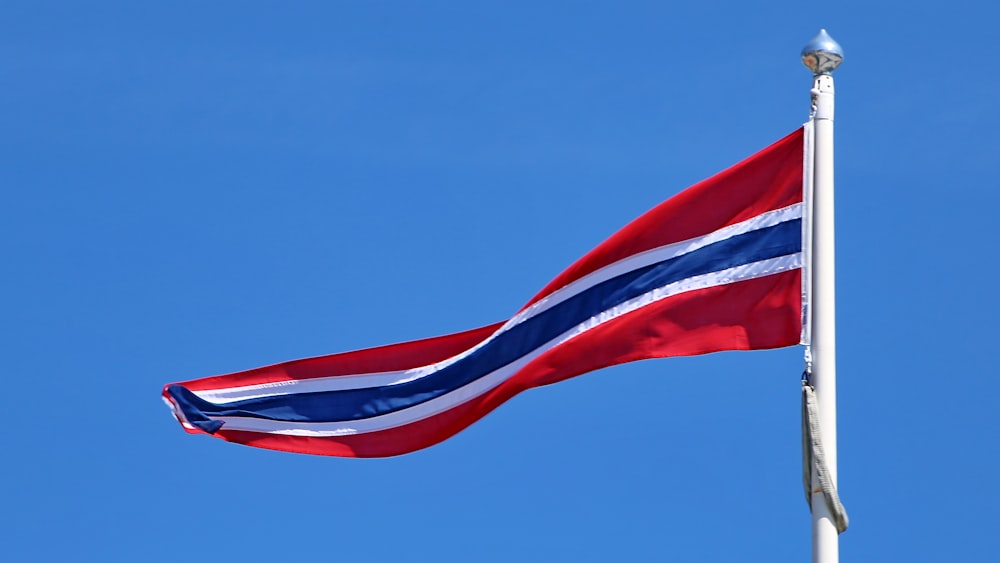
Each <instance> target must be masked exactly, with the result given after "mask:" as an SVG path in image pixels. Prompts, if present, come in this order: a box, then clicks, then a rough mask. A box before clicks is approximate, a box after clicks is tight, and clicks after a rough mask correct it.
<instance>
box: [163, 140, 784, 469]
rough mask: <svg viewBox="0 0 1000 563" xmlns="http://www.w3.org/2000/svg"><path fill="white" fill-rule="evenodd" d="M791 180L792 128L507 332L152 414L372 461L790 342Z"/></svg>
mask: <svg viewBox="0 0 1000 563" xmlns="http://www.w3.org/2000/svg"><path fill="white" fill-rule="evenodd" d="M802 172H803V130H802V129H799V130H797V131H795V132H794V133H792V134H790V135H788V136H786V137H785V138H783V139H781V140H780V141H778V142H777V143H774V144H773V145H771V146H769V147H768V148H766V149H764V150H763V151H761V152H759V153H757V154H755V155H754V156H751V157H750V158H748V159H746V160H744V161H743V162H741V163H739V164H737V165H735V166H733V167H731V168H729V169H727V170H725V171H723V172H720V173H719V174H716V175H715V176H713V177H711V178H709V179H707V180H704V181H702V182H699V183H698V184H695V185H694V186H692V187H690V188H688V189H686V190H684V191H683V192H681V193H680V194H678V195H676V196H675V197H673V198H670V199H669V200H667V201H665V202H663V203H661V204H660V205H658V206H656V207H655V208H653V209H652V210H650V211H648V212H647V213H645V214H644V215H642V216H640V217H639V218H638V219H636V220H634V221H633V222H632V223H630V224H628V225H627V226H625V227H624V228H623V229H621V230H620V231H618V232H617V233H615V234H614V235H612V236H611V237H610V238H609V239H608V240H606V241H605V242H603V243H602V244H600V245H599V246H598V247H596V248H595V249H593V250H592V251H590V252H589V253H587V254H586V255H585V256H584V257H583V258H581V259H580V260H578V261H577V262H576V263H574V264H573V265H572V266H570V267H569V268H568V269H567V270H565V271H564V272H563V273H562V274H560V275H559V276H557V277H556V278H555V279H554V280H552V282H551V283H549V284H548V285H547V286H546V287H545V288H544V289H542V290H541V291H540V292H539V293H538V294H537V295H535V297H534V298H532V299H531V300H530V301H528V302H527V303H526V304H525V305H524V307H522V308H521V309H520V310H519V311H518V312H517V313H516V314H515V315H514V316H513V317H511V318H510V319H509V320H507V321H505V322H500V323H496V324H493V325H489V326H484V327H481V328H477V329H473V330H469V331H466V332H460V333H456V334H451V335H447V336H440V337H436V338H430V339H426V340H417V341H412V342H405V343H401V344H392V345H388V346H383V347H379V348H370V349H365V350H359V351H354V352H346V353H341V354H334V355H330V356H322V357H316V358H309V359H304V360H296V361H291V362H286V363H281V364H276V365H273V366H268V367H262V368H258V369H252V370H249V371H243V372H238V373H233V374H228V375H220V376H216V377H208V378H204V379H197V380H193V381H186V382H183V383H174V384H169V385H166V386H165V387H164V389H163V397H164V400H165V401H166V402H167V404H168V405H169V406H170V408H171V410H172V412H173V414H174V416H175V417H176V418H177V420H178V421H179V422H180V423H181V425H182V426H183V427H184V428H185V429H186V430H187V431H188V432H191V433H207V434H211V435H213V436H216V437H218V438H222V439H224V440H228V441H230V442H237V443H241V444H246V445H250V446H257V447H261V448H269V449H274V450H282V451H289V452H298V453H308V454H318V455H335V456H347V457H381V456H392V455H399V454H404V453H408V452H412V451H414V450H418V449H420V448H424V447H427V446H430V445H432V444H436V443H438V442H440V441H442V440H444V439H446V438H448V437H450V436H452V435H454V434H455V433H457V432H459V431H461V430H462V429H464V428H465V427H467V426H468V425H470V424H472V423H473V422H475V421H476V420H478V419H480V418H482V417H483V416H484V415H486V414H487V413H489V412H490V411H492V410H493V409H495V408H497V407H498V406H499V405H500V404H502V403H503V402H504V401H506V400H508V399H510V398H511V397H513V396H514V395H516V394H518V393H520V392H521V391H524V390H526V389H529V388H532V387H538V386H541V385H547V384H550V383H555V382H557V381H561V380H564V379H567V378H570V377H574V376H576V375H580V374H582V373H585V372H588V371H592V370H595V369H599V368H603V367H607V366H611V365H616V364H620V363H624V362H630V361H634V360H642V359H648V358H662V357H668V356H688V355H695V354H705V353H709V352H717V351H721V350H757V349H768V348H778V347H782V346H789V345H793V344H797V343H798V342H799V338H800V330H801V326H802V321H801V308H802V298H801V287H802V281H801V277H802V276H801V274H802V264H803V258H802V256H803V253H802V249H803V244H802V241H803V236H802V232H803V229H802V218H803V197H802V193H803V190H802V185H803V182H802Z"/></svg>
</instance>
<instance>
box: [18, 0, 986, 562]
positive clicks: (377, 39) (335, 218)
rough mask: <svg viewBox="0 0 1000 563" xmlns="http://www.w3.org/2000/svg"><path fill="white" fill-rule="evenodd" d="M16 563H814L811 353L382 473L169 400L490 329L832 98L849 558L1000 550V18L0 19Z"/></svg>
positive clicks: (85, 11)
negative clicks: (822, 38)
mask: <svg viewBox="0 0 1000 563" xmlns="http://www.w3.org/2000/svg"><path fill="white" fill-rule="evenodd" d="M0 19H2V21H3V24H4V25H3V32H2V33H0V116H2V119H0V131H2V134H0V142H2V146H0V189H2V194H3V199H2V205H0V211H2V215H3V220H2V221H0V235H2V241H3V243H2V248H3V250H2V260H0V268H2V272H3V275H2V281H0V283H2V288H3V292H2V303H3V306H2V314H0V334H2V337H3V339H2V342H3V344H2V346H0V350H2V354H3V363H2V365H3V376H4V377H3V381H4V392H3V394H2V395H0V408H2V413H3V418H4V424H3V431H2V432H3V433H2V439H3V443H4V447H3V464H2V469H0V476H2V483H3V485H2V489H3V495H2V506H3V510H2V512H0V546H2V548H0V550H2V552H3V555H2V559H3V560H5V561H18V562H20V561H83V560H94V561H98V560H100V561H178V560H198V561H221V560H226V561H265V560H271V561H292V560H302V561H456V562H458V561H573V562H582V561H594V562H604V561H668V560H672V561H726V562H728V561H805V560H808V557H809V553H810V547H809V546H810V517H809V514H808V510H807V507H806V504H805V501H804V499H803V492H802V485H801V480H800V471H801V469H800V463H801V461H800V459H801V458H800V455H801V452H800V442H799V439H800V438H799V408H800V407H799V376H800V372H801V367H802V365H801V350H800V349H798V348H789V349H783V350H777V351H769V352H753V353H746V352H744V353H723V354H716V355H711V356H703V357H697V358H680V359H669V360H657V361H646V362H639V363H635V364H630V365H625V366H619V367H615V368H612V369H606V370H602V371H599V372H595V373H591V374H587V375H584V376H582V377H579V378H576V379H574V380H571V381H567V382H564V383H560V384H558V385H555V386H550V387H546V388H542V389H536V390H532V391H530V392H527V393H525V394H522V395H520V396H518V397H516V398H515V399H513V400H512V401H510V402H509V403H507V404H506V405H504V406H503V407H501V408H500V409H498V410H497V411H495V412H494V413H492V414H491V415H489V416H488V417H486V418H485V419H484V420H482V421H480V422H479V423H477V424H475V425H473V426H472V427H471V428H469V429H468V430H466V431H464V432H462V433H461V434H459V435H458V436H456V437H455V438H453V439H451V440H449V441H447V442H445V443H442V444H440V445H438V446H435V447H433V448H430V449H427V450H423V451H420V452H417V453H414V454H410V455H406V456H402V457H398V458H389V459H376V460H355V459H339V458H322V457H311V456H304V455H294V454H287V453H278V452H272V451H266V450H258V449H254V448H248V447H244V446H237V445H233V444H228V443H226V442H223V441H221V440H215V439H210V438H208V437H205V436H191V435H188V434H186V433H185V432H183V431H182V429H181V428H180V426H179V425H178V424H177V423H176V422H175V421H174V420H173V418H172V417H171V416H170V414H169V412H168V410H167V409H166V408H165V407H164V405H163V404H162V402H161V400H160V396H159V395H160V390H161V387H162V386H163V384H165V383H168V382H174V381H181V380H186V379H191V378H196V377H202V376H208V375H214V374H218V373H225V372H231V371H238V370H242V369H247V368H251V367H256V366H260V365H265V364H271V363H275V362H279V361H283V360H290V359H295V358H300V357H306V356H315V355H322V354H329V353H334V352H340V351H346V350H352V349H356V348H362V347H369V346H375V345H380V344H386V343H391V342H398V341H403V340H409V339H415V338H421V337H425V336H432V335H438V334H444V333H451V332H456V331H460V330H464V329H468V328H472V327H477V326H481V325H484V324H487V323H491V322H495V321H498V320H503V319H505V318H507V317H509V316H510V315H511V314H512V313H514V312H515V311H516V310H517V309H518V308H519V307H520V306H521V305H522V304H523V303H524V302H525V301H526V300H527V299H528V298H529V297H531V296H532V295H533V294H534V293H535V292H536V291H537V290H539V289H540V288H541V287H542V286H543V285H545V283H547V282H548V281H549V280H550V279H551V278H552V277H553V276H555V275H556V274H557V273H559V272H560V271H561V270H562V269H563V268H564V267H565V266H567V265H568V264H570V263H571V262H572V261H573V260H575V259H576V258H578V257H579V256H581V255H582V254H583V253H584V252H586V251H587V250H589V249H590V248H592V247H593V246H594V245H595V244H597V243H599V242H600V241H602V240H603V239H604V238H605V237H607V236H608V235H610V234H611V233H612V232H614V231H615V230H616V229H617V228H619V227H620V226H622V225H624V224H625V223H627V222H628V221H630V220H631V219H633V218H634V217H636V216H638V215H639V214H641V213H642V212H644V211H645V210H647V209H648V208H650V207H652V206H653V205H655V204H656V203H658V202H660V201H662V200H664V199H666V198H668V197H670V196H671V195H673V194H675V193H677V192H678V191H680V190H681V189H683V188H685V187H687V186H688V185H690V184H692V183H694V182H696V181H698V180H701V179H703V178H705V177H707V176H710V175H712V174H714V173H716V172H718V171H720V170H722V169H723V168H725V167H727V166H729V165H730V164H733V163H735V162H737V161H739V160H741V159H742V158H744V157H746V156H748V155H750V154H752V153H753V152H755V151H757V150H759V149H761V148H763V147H764V146H766V145H768V144H770V143H771V142H773V141H775V140H777V139H778V138H780V137H782V136H784V135H785V134H787V133H789V132H790V131H792V130H793V129H795V128H796V127H798V126H799V125H800V124H801V123H802V122H803V121H805V120H806V119H807V116H808V109H809V108H808V106H809V87H810V85H811V76H810V73H809V72H808V71H807V70H806V69H805V68H804V67H803V66H802V65H801V64H800V62H799V51H800V49H801V47H802V46H803V45H804V44H805V43H806V42H807V41H808V40H809V39H810V38H811V37H812V36H813V35H814V34H815V33H816V32H817V31H818V30H819V28H820V27H825V28H827V29H828V30H829V32H830V34H831V35H832V36H833V37H834V38H836V39H837V40H838V41H839V42H840V43H841V44H842V45H843V47H844V50H845V52H846V55H847V58H846V61H845V62H844V64H843V66H842V67H841V68H840V69H839V70H838V71H837V72H836V74H835V77H836V80H837V89H838V93H837V125H836V135H837V140H836V142H837V149H836V150H837V165H836V172H837V190H838V194H837V205H838V207H837V227H838V237H839V238H838V272H837V273H838V279H837V287H838V291H839V294H838V305H839V316H838V323H839V324H838V338H839V350H838V362H839V382H840V388H839V406H840V409H839V414H840V428H839V429H840V481H841V496H842V499H843V501H844V503H845V505H846V506H847V509H848V511H849V513H850V516H851V529H849V530H848V531H847V532H846V533H845V534H844V535H843V536H841V553H842V556H843V560H844V561H866V562H867V561H873V562H874V561H907V562H919V561H928V562H939V561H988V560H994V559H995V558H996V556H997V553H998V552H1000V539H998V538H1000V536H998V535H997V528H998V525H1000V517H998V516H997V512H996V505H997V501H998V500H1000V480H998V479H997V473H998V461H1000V451H998V442H997V438H996V433H995V430H996V429H997V427H998V422H997V406H998V397H1000V384H998V381H997V375H998V368H997V362H996V359H995V357H994V351H995V349H996V346H997V343H996V341H997V336H998V332H1000V331H998V329H997V328H996V320H995V319H996V317H997V313H998V312H1000V303H998V298H997V291H996V288H995V286H996V284H997V274H998V269H997V266H996V264H995V262H996V253H997V250H996V248H997V244H996V242H997V236H996V234H995V232H994V231H993V229H992V227H990V225H991V224H995V222H996V208H997V206H998V204H1000V195H998V188H1000V185H998V181H997V172H996V168H997V162H998V159H1000V140H998V137H997V135H996V131H997V130H998V128H1000V118H998V112H997V110H996V109H995V108H996V100H997V93H998V92H1000V80H998V79H997V74H996V72H995V66H996V65H995V63H994V59H993V56H992V54H991V53H992V48H993V47H994V46H995V45H996V40H997V36H996V20H997V9H996V8H995V7H994V6H993V5H992V4H991V3H988V2H986V1H985V0H984V1H980V2H963V1H953V2H945V3H941V2H934V3H931V2H912V1H908V2H902V1H890V2H856V1H844V2H839V3H834V4H830V5H819V4H808V3H801V2H794V3H793V2H787V1H780V2H766V3H756V2H711V1H710V2H686V3H676V4H675V3H669V2H547V1H530V2H524V1H504V2H475V1H473V2H439V1H421V2H409V1H396V2H376V1H367V2H362V1H323V2H170V3H167V2H63V3H49V2H40V1H25V2H21V1H11V0H8V1H6V2H4V3H3V4H2V5H0Z"/></svg>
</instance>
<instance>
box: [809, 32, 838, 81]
mask: <svg viewBox="0 0 1000 563" xmlns="http://www.w3.org/2000/svg"><path fill="white" fill-rule="evenodd" d="M843 60H844V50H843V49H841V48H840V44H839V43H837V42H836V41H834V40H833V37H830V35H829V34H828V33H827V32H826V30H825V29H821V30H819V33H817V34H816V37H813V38H812V39H811V40H810V41H809V42H808V43H806V46H805V47H803V48H802V64H804V65H806V68H808V69H809V70H811V71H812V72H813V74H815V75H820V74H830V73H831V72H833V71H834V69H836V68H837V67H838V66H840V63H841V61H843Z"/></svg>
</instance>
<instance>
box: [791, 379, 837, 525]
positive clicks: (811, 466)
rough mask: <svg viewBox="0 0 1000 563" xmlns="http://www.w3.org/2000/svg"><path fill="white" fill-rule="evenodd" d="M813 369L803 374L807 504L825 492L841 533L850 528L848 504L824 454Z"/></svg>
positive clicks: (803, 471) (804, 484)
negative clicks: (840, 492) (835, 482)
mask: <svg viewBox="0 0 1000 563" xmlns="http://www.w3.org/2000/svg"><path fill="white" fill-rule="evenodd" d="M809 375H810V374H809V372H808V371H806V372H805V373H804V374H803V377H802V486H803V488H804V489H805V494H806V503H807V504H809V509H810V511H811V510H812V495H813V493H818V492H822V493H823V499H824V500H825V501H826V507H827V509H829V510H830V514H831V515H832V516H833V520H834V525H835V526H836V527H837V533H838V534H842V533H844V530H846V529H847V525H848V518H847V511H846V510H845V509H844V505H843V504H842V503H841V502H840V495H838V494H837V486H836V485H835V484H834V483H833V479H832V478H831V477H830V470H829V468H828V467H827V465H826V456H825V455H824V453H823V435H822V433H821V432H820V423H819V405H818V403H817V401H816V390H815V389H813V386H812V385H811V384H810V383H809ZM814 471H815V474H816V482H817V485H818V487H816V488H814V487H813V472H814Z"/></svg>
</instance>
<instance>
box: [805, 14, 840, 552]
mask: <svg viewBox="0 0 1000 563" xmlns="http://www.w3.org/2000/svg"><path fill="white" fill-rule="evenodd" d="M843 57H844V54H843V50H842V49H841V48H840V45H838V44H837V42H836V41H834V40H833V38H831V37H830V36H829V35H827V33H826V30H820V32H819V34H817V35H816V37H814V38H813V39H812V40H811V41H810V42H809V43H808V44H807V45H806V46H805V48H803V49H802V61H803V63H804V64H805V65H806V66H807V67H808V68H809V70H811V71H812V72H813V75H814V76H813V87H812V101H813V116H812V122H813V132H814V138H813V143H812V146H813V151H814V152H813V162H812V168H813V217H812V228H813V232H812V235H813V236H812V241H813V247H812V276H811V277H812V295H811V300H810V303H809V307H811V316H812V327H811V350H810V351H811V363H812V366H811V374H810V377H809V383H810V384H811V385H812V388H813V389H814V390H815V397H816V407H817V408H816V410H817V415H818V416H817V419H818V429H819V436H818V437H821V440H822V442H821V447H822V453H823V457H824V458H825V465H826V469H825V471H826V474H827V476H828V478H829V481H830V482H831V483H832V486H833V489H834V491H835V490H836V484H837V355H836V354H837V353H836V347H837V340H836V302H835V289H834V229H833V92H834V91H833V76H831V73H832V72H833V71H834V70H835V69H836V68H837V66H838V65H839V64H840V62H841V61H842V60H843ZM818 437H817V438H818ZM812 474H813V479H812V488H811V490H810V504H811V507H812V533H813V547H812V553H813V562H814V563H836V562H837V561H838V560H839V558H840V553H839V551H840V546H839V541H838V540H839V538H838V535H839V531H838V528H837V523H836V521H835V517H834V514H832V513H831V508H830V507H829V506H828V504H829V503H828V502H827V495H826V494H825V493H824V491H823V489H822V488H821V487H820V485H819V480H820V479H819V476H818V475H817V470H816V469H815V468H813V470H812ZM834 494H836V493H834ZM837 502H838V504H839V501H837Z"/></svg>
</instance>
